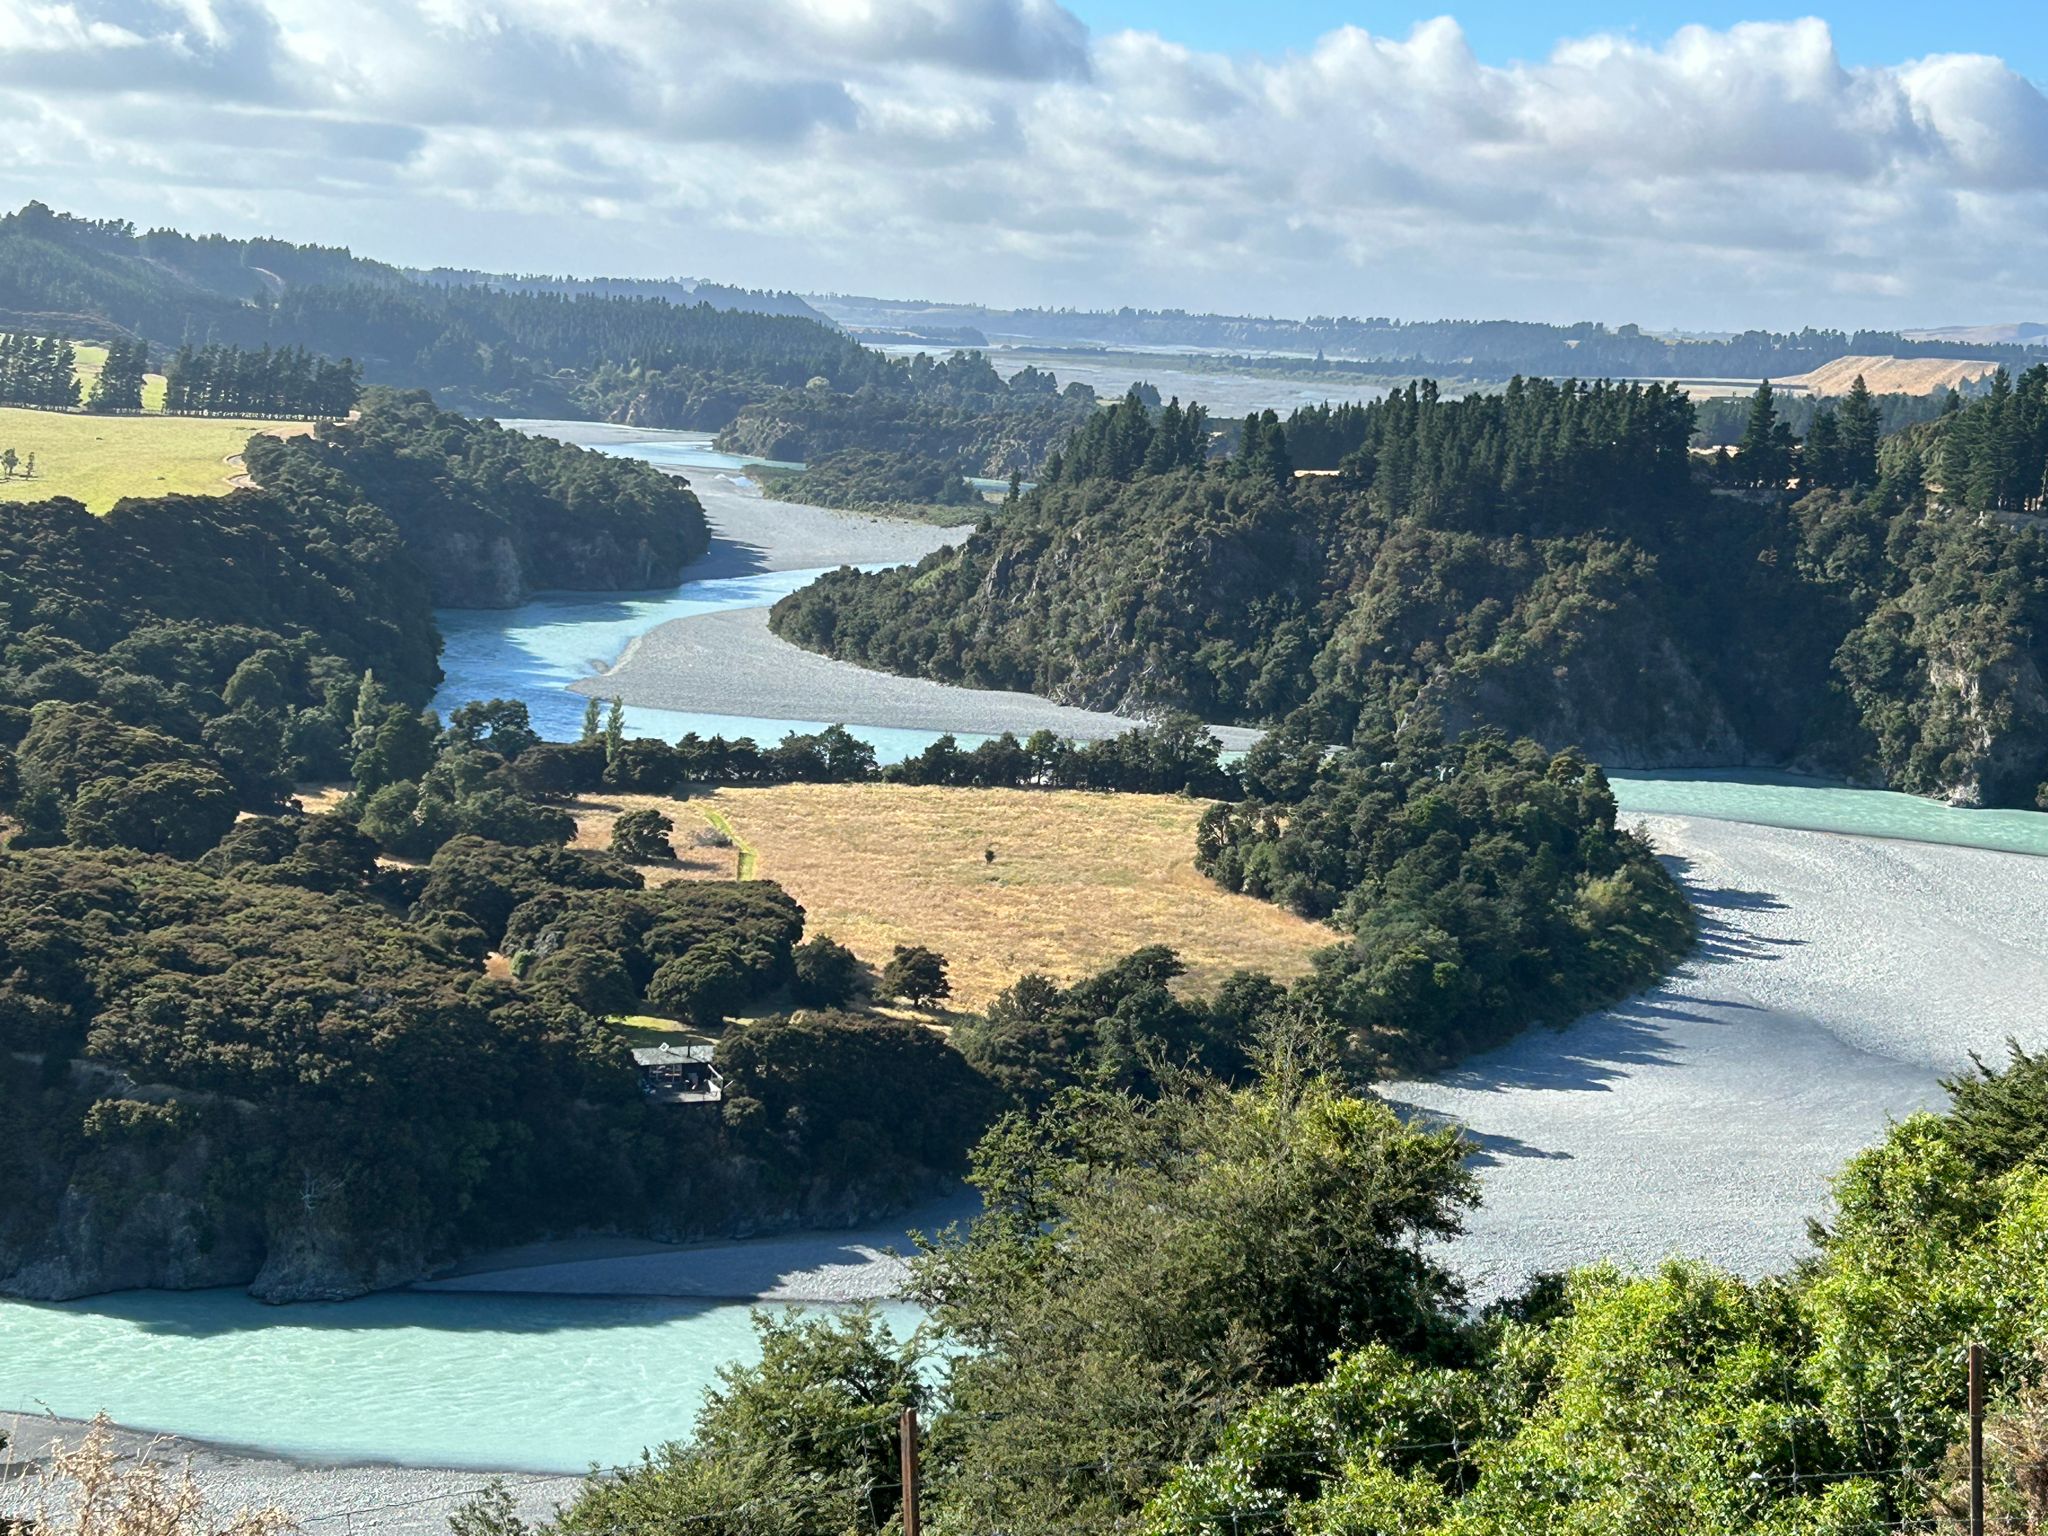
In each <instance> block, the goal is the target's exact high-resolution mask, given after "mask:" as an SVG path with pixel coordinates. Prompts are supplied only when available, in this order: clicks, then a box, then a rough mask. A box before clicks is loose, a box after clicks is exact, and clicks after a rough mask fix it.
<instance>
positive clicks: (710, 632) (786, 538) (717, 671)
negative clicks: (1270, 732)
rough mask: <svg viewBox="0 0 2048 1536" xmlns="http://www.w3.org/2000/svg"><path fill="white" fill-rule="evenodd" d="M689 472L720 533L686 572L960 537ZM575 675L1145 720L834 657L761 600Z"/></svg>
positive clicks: (1010, 722) (827, 706)
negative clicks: (798, 640) (776, 626)
mask: <svg viewBox="0 0 2048 1536" xmlns="http://www.w3.org/2000/svg"><path fill="white" fill-rule="evenodd" d="M691 483H692V484H693V485H694V486H695V487H696V489H697V493H698V496H699V498H700V499H701V500H702V501H703V503H704V507H705V511H706V513H707V515H708V516H709V517H710V519H711V522H712V527H713V530H714V533H715V539H714V542H713V544H712V547H711V551H710V553H709V554H708V555H707V556H706V557H705V559H704V560H702V561H701V562H699V563H698V564H696V565H693V566H691V567H690V576H691V579H692V580H699V581H701V580H707V579H711V578H713V577H721V576H736V575H743V574H749V573H754V572H761V571H791V570H795V571H800V570H814V569H818V568H821V567H829V566H836V565H881V564H891V563H903V562H907V561H911V560H915V559H917V558H919V557H920V556H921V555H923V554H925V553H927V552H929V551H930V550H932V549H936V548H939V547H941V546H942V545H944V544H945V543H946V542H947V541H948V539H949V538H957V537H958V536H959V533H958V530H955V531H953V532H952V533H950V534H949V533H948V532H947V531H946V530H943V529H936V528H927V527H925V526H923V525H921V524H917V523H905V522H901V521H897V520H894V519H889V518H862V517H858V516H855V515H853V514H848V513H841V512H829V511H825V510H823V509H822V508H818V507H798V506H792V505H790V504H789V503H787V502H777V501H768V500H766V499H764V498H763V497H761V496H760V495H758V494H757V493H750V492H749V491H748V490H746V489H745V488H743V487H740V486H737V485H736V484H735V483H734V481H733V479H732V478H731V477H727V476H713V475H706V474H704V473H702V472H701V471H700V472H698V473H697V474H696V475H695V476H694V477H693V478H692V481H691ZM570 686H571V687H572V688H573V689H574V690H575V691H576V692H578V693H582V694H587V695H590V696H592V697H596V698H612V697H618V698H621V699H623V700H624V701H625V702H626V703H628V704H633V705H639V706H642V707H645V708H653V709H672V710H685V711H690V712H694V713H699V714H711V715H742V716H752V717H756V718H762V719H769V720H815V721H821V722H835V721H836V722H838V723H839V724H842V725H864V726H884V727H893V728H900V729H906V730H920V731H956V732H963V733H971V734H978V735H996V734H998V733H1000V732H1003V731H1012V732H1015V733H1016V734H1017V735H1019V736H1026V735H1029V734H1030V733H1031V732H1033V731H1036V730H1049V731H1056V732H1058V733H1059V734H1060V735H1062V736H1070V737H1073V738H1074V739H1075V740H1077V741H1101V740H1106V739H1108V738H1109V737H1112V736H1119V735H1121V734H1123V733H1124V732H1125V731H1128V730H1130V729H1131V728H1132V727H1133V726H1135V725H1138V724H1139V723H1141V722H1140V721H1138V720H1137V719H1135V718H1133V717H1131V716H1128V715H1116V714H1109V713H1106V712H1103V711H1099V710H1091V709H1075V708H1073V707H1071V706H1069V705H1065V704H1055V703H1052V702H1051V701H1050V700H1047V699H1042V698H1039V697H1038V696H1037V695H1036V694H1029V693H1013V692H1007V691H1002V690H996V689H986V688H955V687H951V686H949V685H947V684H945V683H935V682H931V681H929V680H927V679H924V678H916V677H898V676H896V675H895V674H893V673H888V672H873V671H869V670H868V669H867V668H865V667H858V666H854V665H852V664H851V663H849V662H844V661H835V660H833V659H831V658H830V657H826V656H819V655H816V654H814V653H812V652H810V651H806V650H802V649H800V648H799V647H797V646H794V645H791V644H789V643H788V642H786V641H784V640H780V639H778V638H776V636H775V635H773V634H771V633H770V632H769V629H768V610H767V609H766V608H741V609H733V610H728V611H726V612H723V613H712V614H705V615H702V616H701V617H697V618H689V619H674V620H671V621H670V622H669V623H666V624H660V625H657V626H655V627H654V628H653V629H650V630H649V631H648V632H647V633H646V634H644V635H641V636H639V637H638V638H637V639H635V640H634V641H633V643H632V644H631V645H630V646H628V647H627V649H626V652H625V654H624V655H623V656H621V657H620V658H619V659H618V661H617V662H616V663H614V664H613V666H612V667H611V668H610V670H608V671H606V672H603V673H600V674H599V675H597V676H595V677H590V678H585V679H583V680H581V681H579V682H576V683H573V684H571V685H570ZM1211 730H1212V732H1213V733H1214V734H1215V736H1216V737H1217V739H1218V740H1219V741H1221V742H1222V743H1223V745H1224V747H1225V748H1226V749H1228V750H1231V751H1242V750H1243V749H1244V748H1246V747H1248V746H1250V745H1251V744H1252V743H1253V742H1254V741H1256V740H1257V739H1258V736H1259V733H1258V732H1257V731H1252V730H1240V729H1236V728H1233V727H1229V726H1212V727H1211Z"/></svg>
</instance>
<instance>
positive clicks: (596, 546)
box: [407, 528, 702, 608]
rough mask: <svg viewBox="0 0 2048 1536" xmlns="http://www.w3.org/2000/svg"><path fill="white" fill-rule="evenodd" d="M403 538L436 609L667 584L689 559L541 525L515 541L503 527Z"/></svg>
mask: <svg viewBox="0 0 2048 1536" xmlns="http://www.w3.org/2000/svg"><path fill="white" fill-rule="evenodd" d="M407 538H408V541H409V542H410V543H411V544H412V547H413V550H414V553H415V554H416V555H417V556H418V558H419V560H420V563H421V565H422V566H423V567H424V568H425V569H426V572H427V576H428V579H429V580H430V581H431V582H432V584H433V592H434V603H435V605H436V606H437V607H442V608H514V607H517V606H518V605H519V604H520V603H523V602H525V601H526V600H527V599H528V598H529V597H531V596H533V594H534V593H536V592H548V591H567V592H635V591H646V590H649V589H651V588H657V587H672V586H674V585H675V584H676V583H677V582H679V581H681V580H682V579H683V568H684V563H685V559H686V558H687V556H686V555H685V554H683V553H682V552H681V551H678V550H677V549H675V548H673V547H670V548H666V549H663V548H657V547H656V546H655V544H654V543H653V542H652V541H650V540H648V539H645V538H636V537H631V536H622V535H620V534H617V533H614V532H611V531H609V530H597V531H587V530H585V531H578V530H575V529H542V530H538V531H536V532H535V534H534V535H532V536H531V537H528V538H526V539H520V538H517V537H515V536H514V534H513V533H511V532H510V531H506V530H475V529H466V528H428V529H422V530H418V531H409V532H408V534H407ZM701 552H702V551H701V549H699V550H696V551H693V553H701Z"/></svg>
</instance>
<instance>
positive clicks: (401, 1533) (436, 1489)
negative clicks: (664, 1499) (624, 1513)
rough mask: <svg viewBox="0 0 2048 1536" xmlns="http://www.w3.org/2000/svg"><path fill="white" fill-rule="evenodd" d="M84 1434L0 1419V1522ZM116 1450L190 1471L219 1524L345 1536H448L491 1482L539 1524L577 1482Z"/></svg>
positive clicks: (129, 1444) (76, 1423)
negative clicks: (260, 1513) (261, 1521)
mask: <svg viewBox="0 0 2048 1536" xmlns="http://www.w3.org/2000/svg"><path fill="white" fill-rule="evenodd" d="M90 1428H91V1425H90V1424H89V1423H87V1422H86V1421H84V1420H80V1419H66V1418H59V1417H56V1416H54V1415H47V1414H9V1415H0V1432H4V1433H5V1434H6V1435H7V1438H8V1442H9V1444H8V1448H7V1449H6V1450H5V1451H0V1516H8V1515H12V1516H26V1515H28V1514H30V1513H32V1512H33V1508H34V1506H33V1502H32V1497H33V1495H32V1489H31V1481H32V1477H33V1468H34V1465H35V1464H36V1463H38V1462H40V1461H42V1460H43V1459H44V1458H45V1457H47V1456H48V1455H49V1453H50V1449H51V1446H52V1444H53V1443H54V1444H59V1445H63V1446H65V1447H70V1446H75V1445H77V1444H78V1443H79V1442H81V1441H82V1440H84V1438H85V1436H86V1432H87V1431H88V1430H89V1429H90ZM114 1445H115V1451H116V1453H117V1454H118V1455H120V1456H121V1457H122V1458H124V1459H133V1458H144V1457H146V1458H148V1459H149V1460H152V1461H155V1462H158V1463H160V1464H163V1465H166V1466H169V1467H172V1468H178V1467H189V1468H190V1469H191V1472H192V1475H193V1477H194V1478H195V1479H196V1480H197V1481H198V1483H199V1485H200V1487H201V1488H202V1489H204V1491H205V1495H206V1501H207V1507H208V1509H209V1510H210V1511H211V1512H212V1513H213V1514H214V1515H215V1516H216V1517H218V1518H220V1519H221V1520H223V1521H224V1520H225V1519H227V1518H228V1517H230V1516H232V1515H233V1514H234V1512H235V1511H237V1510H241V1509H266V1508H276V1509H281V1510H283V1511H284V1512H285V1513H286V1514H287V1515H289V1516H290V1517H291V1519H292V1521H293V1523H294V1524H295V1525H297V1526H298V1527H299V1528H300V1529H302V1530H305V1531H308V1532H316V1533H318V1532H336V1533H345V1536H446V1533H447V1530H448V1517H449V1516H450V1515H452V1514H453V1513H454V1512H455V1511H456V1510H458V1509H460V1508H461V1507H462V1506H463V1504H465V1503H467V1502H468V1501H469V1500H471V1499H473V1498H475V1497H476V1496H477V1494H479V1493H480V1492H482V1491H483V1489H484V1488H485V1487H486V1486H487V1485H488V1484H490V1483H491V1482H492V1481H493V1480H497V1481H501V1482H503V1484H504V1485H505V1488H506V1490H507V1491H508V1492H509V1493H510V1494H511V1495H512V1500H513V1505H514V1507H515V1508H516V1509H517V1511H518V1512H519V1514H520V1516H521V1517H522V1518H523V1519H526V1520H529V1521H532V1520H540V1519H544V1518H546V1517H547V1516H548V1515H549V1514H550V1513H552V1511H553V1510H554V1508H555V1506H556V1505H558V1504H560V1503H564V1502H566V1501H567V1500H568V1499H570V1498H571V1497H573V1496H574V1494H575V1492H576V1489H577V1488H578V1486H580V1484H581V1483H582V1481H583V1479H582V1476H581V1475H580V1474H574V1473H570V1474H561V1473H551V1474H542V1473H532V1472H502V1473H491V1472H477V1471H473V1470H465V1469H463V1468H448V1467H400V1466H391V1465H380V1464H376V1463H333V1464H322V1463H319V1462H310V1461H298V1460H294V1459H292V1458H290V1457H287V1456H273V1455H270V1454H268V1453H266V1452H263V1451H256V1450H240V1449H235V1448H232V1447H228V1446H220V1445H213V1444H209V1443H207V1442H205V1441H202V1440H190V1439H186V1438H185V1437H183V1436H180V1435H157V1434H151V1433H149V1432H147V1431H144V1430H137V1429H126V1428H121V1427H118V1426H117V1427H116V1428H115V1430H114Z"/></svg>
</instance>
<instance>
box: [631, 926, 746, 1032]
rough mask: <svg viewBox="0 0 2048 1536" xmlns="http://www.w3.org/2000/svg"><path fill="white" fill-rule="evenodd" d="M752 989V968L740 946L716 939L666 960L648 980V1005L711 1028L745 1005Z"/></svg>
mask: <svg viewBox="0 0 2048 1536" xmlns="http://www.w3.org/2000/svg"><path fill="white" fill-rule="evenodd" d="M753 991H754V974H753V969H752V967H750V966H749V965H748V964H747V961H746V958H745V957H744V956H743V955H742V954H741V952H740V948H739V946H738V945H737V944H733V943H730V942H727V941H725V940H713V941H712V942H710V943H707V944H698V945H695V946H693V947H692V948H690V949H689V950H686V951H685V952H684V953H682V954H680V955H678V956H676V957H675V958H674V959H673V960H669V961H667V962H665V963H664V964H663V965H662V967H661V969H659V970H658V971H656V972H655V973H654V979H653V980H652V981H650V982H649V983H648V984H647V1006H648V1007H650V1008H654V1009H657V1010H659V1011H660V1012H662V1013H671V1014H674V1015H676V1016H677V1017H679V1018H684V1019H688V1020H689V1021H690V1022H691V1023H693V1024H696V1025H699V1026H700V1027H703V1028H707V1029H708V1028H710V1027H712V1026H714V1025H717V1024H720V1023H722V1022H724V1020H725V1019H727V1018H728V1017H730V1016H731V1015H732V1014H733V1013H734V1012H735V1011H737V1010H738V1009H740V1008H742V1007H744V1006H745V1005H746V1003H747V1000H748V999H749V998H750V997H751V996H752V995H753Z"/></svg>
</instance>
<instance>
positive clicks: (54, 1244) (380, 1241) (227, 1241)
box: [0, 1072, 957, 1303]
mask: <svg viewBox="0 0 2048 1536" xmlns="http://www.w3.org/2000/svg"><path fill="white" fill-rule="evenodd" d="M73 1075H74V1077H79V1076H80V1075H81V1074H79V1073H77V1072H74V1074H73ZM95 1081H97V1079H95ZM139 1092H141V1093H143V1094H144V1095H147V1096H151V1097H156V1096H157V1094H158V1091H156V1090H149V1089H143V1090H139ZM93 1102H94V1101H93V1099H92V1098H91V1094H90V1092H88V1093H87V1094H85V1095H84V1096H82V1097H80V1098H79V1099H78V1100H77V1101H76V1105H77V1108H78V1109H79V1110H81V1111H83V1110H85V1109H86V1108H87V1107H88V1106H90V1105H91V1104H93ZM99 1102H100V1103H101V1104H105V1103H107V1102H109V1101H105V1100H101V1101H99ZM696 1129H697V1130H698V1131H699V1132H701V1138H702V1139H701V1147H702V1153H701V1155H697V1156H692V1157H690V1158H689V1159H687V1160H683V1161H679V1163H678V1165H677V1169H676V1172H675V1174H674V1176H673V1177H672V1178H668V1179H664V1180H663V1181H662V1184H661V1190H660V1193H661V1197H662V1198H661V1200H660V1202H659V1203H658V1204H656V1205H654V1206H652V1207H650V1208H648V1209H646V1210H644V1211H642V1212H640V1213H638V1215H637V1216H636V1217H635V1218H634V1219H633V1220H631V1221H618V1220H613V1221H607V1222H595V1223H593V1224H592V1227H591V1230H594V1231H602V1232H606V1233H618V1234H619V1235H627V1236H635V1237H645V1238H652V1239H656V1240H659V1241H666V1242H704V1241H717V1240H723V1239H739V1238H750V1237H763V1236H769V1235H772V1234H775V1233H778V1232H787V1231H796V1230H806V1229H831V1228H835V1227H850V1226H859V1225H863V1224H866V1223H871V1222H874V1221H878V1220H880V1219H882V1218H884V1217H887V1216H889V1215H892V1214H894V1213H895V1212H898V1211H901V1210H905V1209H908V1208H909V1207H910V1206H912V1205H914V1204H915V1203H917V1202H918V1201H920V1200H923V1199H927V1198H929V1197H931V1196H932V1195H934V1194H937V1193H939V1192H940V1191H942V1190H943V1189H945V1188H947V1187H950V1186H951V1184H952V1183H953V1182H954V1180H955V1179H957V1174H956V1173H951V1172H941V1171H936V1170H931V1169H925V1168H920V1167H916V1166H914V1165H910V1164H907V1163H895V1164H892V1166H890V1167H889V1168H887V1169H886V1170H883V1171H875V1172H871V1173H869V1174H867V1175H864V1176H861V1177H855V1178H847V1177H831V1176H825V1175H820V1174H816V1173H812V1172H805V1171H793V1170H790V1169H786V1168H777V1167H772V1166H770V1165H769V1164H766V1163H763V1162H761V1161H760V1160H758V1159H756V1158H753V1157H750V1156H746V1155H743V1154H740V1153H737V1152H734V1151H731V1150H729V1149H721V1148H720V1146H719V1143H718V1139H717V1138H718V1131H717V1126H716V1117H715V1116H712V1117H710V1118H709V1119H707V1120H705V1121H703V1122H702V1123H700V1124H697V1125H696ZM238 1155H239V1154H237V1152H236V1151H235V1150H234V1149H232V1148H230V1147H228V1146H225V1145H224V1144H222V1143H221V1142H219V1141H217V1140H215V1139H213V1138H210V1137H207V1136H204V1135H199V1136H189V1137H186V1138H183V1139H182V1140H180V1141H178V1142H176V1143H175V1144H170V1143H161V1144H156V1145H141V1146H116V1147H106V1146H102V1147H98V1148H96V1149H93V1150H89V1151H86V1152H84V1154H83V1155H82V1156H80V1157H79V1158H77V1159H76V1160H74V1161H71V1162H69V1163H62V1162H57V1161H53V1162H51V1163H49V1164H47V1165H45V1166H44V1167H43V1168H42V1169H41V1177H40V1178H39V1179H38V1181H37V1183H36V1186H35V1187H34V1188H33V1189H28V1190H22V1189H19V1188H11V1189H10V1191H9V1192H10V1194H11V1195H13V1196H14V1198H13V1199H12V1200H11V1202H10V1206H11V1208H10V1209H9V1210H8V1211H6V1212H5V1213H0V1296H8V1297H17V1298H20V1299H23V1300H27V1301H72V1300H76V1299H78V1298H80V1297H84V1296H95V1295H102V1294H105V1293H107V1292H111V1291H126V1290H145V1289H147V1290H199V1289H205V1288H208V1287H215V1286H246V1287H247V1288H248V1290H249V1293H250V1294H251V1295H253V1296H255V1297H256V1298H257V1299H259V1300H261V1301H267V1302H275V1303H286V1302H298V1301H346V1300H349V1299H351V1298H354V1297H357V1296H362V1295H366V1294H368V1293H370V1292H372V1291H378V1290H388V1289H391V1288H393V1287H397V1286H403V1285H407V1284H410V1283H411V1282H413V1281H415V1280H421V1279H425V1278H426V1277H428V1276H429V1275H431V1274H433V1273H435V1272H436V1271H437V1270H439V1269H442V1268H444V1267H445V1266H446V1265H447V1263H449V1262H450V1261H451V1260H453V1259H455V1258H457V1257H459V1256H460V1253H461V1251H462V1250H464V1249H466V1248H474V1247H476V1246H479V1245H480V1244H479V1242H477V1241H472V1242H469V1243H464V1242H459V1241H454V1242H451V1241H448V1240H442V1241H433V1240H430V1239H428V1238H427V1237H426V1236H425V1235H424V1234H421V1233H418V1232H415V1231H411V1230H408V1229H406V1228H405V1227H403V1226H402V1225H401V1226H395V1227H392V1228H389V1229H384V1230H379V1231H377V1232H374V1233H364V1232H361V1231H344V1230H342V1229H340V1228H339V1227H337V1226H335V1225H334V1224H333V1223H332V1222H331V1221H327V1220H323V1219H322V1217H323V1207H325V1206H327V1204H328V1200H329V1197H330V1196H331V1195H333V1193H334V1181H332V1180H325V1181H323V1180H313V1179H309V1180H308V1181H307V1184H306V1186H305V1188H304V1190H303V1191H302V1194H301V1197H299V1198H296V1199H293V1200H288V1201H284V1202H281V1203H279V1205H278V1206H277V1207H276V1208H272V1209H263V1208H261V1207H260V1206H257V1205H251V1204H246V1203H241V1202H239V1201H238V1199H237V1194H238V1191H239V1190H240V1188H241V1187H242V1185H243V1183H244V1177H243V1174H242V1173H241V1172H238V1165H237V1157H238ZM550 1235H560V1234H549V1233H546V1232H539V1231H533V1230H526V1229H517V1228H507V1229H505V1230H504V1231H502V1232H499V1233H496V1234H494V1235H493V1236H492V1237H490V1238H487V1239H482V1240H481V1244H482V1245H486V1246H488V1245H495V1243H496V1242H499V1241H523V1240H529V1239H534V1238H543V1237H546V1236H550Z"/></svg>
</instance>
